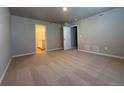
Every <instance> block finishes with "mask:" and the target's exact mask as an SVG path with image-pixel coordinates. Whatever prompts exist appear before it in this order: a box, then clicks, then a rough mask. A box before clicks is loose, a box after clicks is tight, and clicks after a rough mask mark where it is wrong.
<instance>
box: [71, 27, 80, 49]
mask: <svg viewBox="0 0 124 93" xmlns="http://www.w3.org/2000/svg"><path fill="white" fill-rule="evenodd" d="M77 35H78V34H77V26H74V27H71V44H72V48H76V49H77V48H78V36H77Z"/></svg>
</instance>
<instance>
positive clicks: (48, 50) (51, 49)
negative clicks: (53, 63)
mask: <svg viewBox="0 0 124 93" xmlns="http://www.w3.org/2000/svg"><path fill="white" fill-rule="evenodd" d="M61 49H63V48H54V49H48V50H47V51H48V52H49V51H55V50H61Z"/></svg>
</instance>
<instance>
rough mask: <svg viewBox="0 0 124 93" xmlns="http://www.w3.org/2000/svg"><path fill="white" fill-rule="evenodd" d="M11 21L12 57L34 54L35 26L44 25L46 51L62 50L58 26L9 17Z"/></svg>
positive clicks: (59, 27)
mask: <svg viewBox="0 0 124 93" xmlns="http://www.w3.org/2000/svg"><path fill="white" fill-rule="evenodd" d="M11 20H12V21H11V24H12V29H11V30H12V55H20V54H25V53H31V52H35V24H42V25H46V30H47V50H50V49H55V48H62V40H61V38H62V36H61V25H60V24H55V23H50V22H45V21H41V20H34V19H29V18H25V17H19V16H11Z"/></svg>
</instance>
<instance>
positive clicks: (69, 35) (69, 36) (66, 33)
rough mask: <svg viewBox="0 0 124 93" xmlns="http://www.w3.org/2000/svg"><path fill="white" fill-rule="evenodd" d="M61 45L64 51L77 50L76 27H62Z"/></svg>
mask: <svg viewBox="0 0 124 93" xmlns="http://www.w3.org/2000/svg"><path fill="white" fill-rule="evenodd" d="M63 39H64V40H63V41H64V42H63V44H64V50H67V49H72V48H75V49H77V48H78V31H77V26H73V27H68V26H64V27H63Z"/></svg>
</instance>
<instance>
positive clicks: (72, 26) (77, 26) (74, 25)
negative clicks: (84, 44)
mask: <svg viewBox="0 0 124 93" xmlns="http://www.w3.org/2000/svg"><path fill="white" fill-rule="evenodd" d="M75 26H76V27H77V43H78V44H77V45H78V47H77V50H79V38H80V37H79V32H80V31H79V25H76V24H75V25H72V26H70V28H72V27H75Z"/></svg>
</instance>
